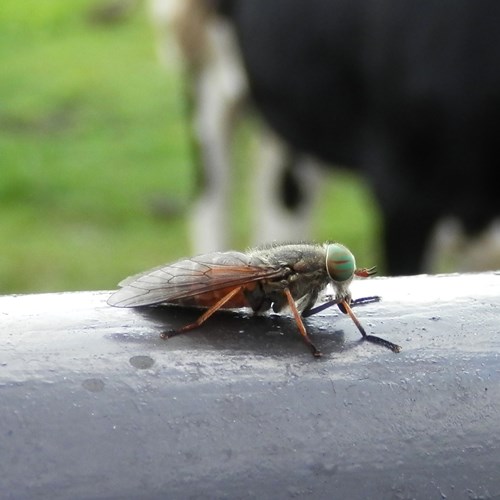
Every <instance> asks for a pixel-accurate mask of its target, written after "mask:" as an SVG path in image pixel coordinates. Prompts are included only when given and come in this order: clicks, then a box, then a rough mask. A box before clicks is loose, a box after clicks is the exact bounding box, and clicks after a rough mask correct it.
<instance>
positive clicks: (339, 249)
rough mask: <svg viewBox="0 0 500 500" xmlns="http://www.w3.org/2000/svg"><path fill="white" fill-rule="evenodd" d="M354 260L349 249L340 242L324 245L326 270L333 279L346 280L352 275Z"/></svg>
mask: <svg viewBox="0 0 500 500" xmlns="http://www.w3.org/2000/svg"><path fill="white" fill-rule="evenodd" d="M355 269H356V260H355V259H354V255H353V254H352V253H351V251H350V250H349V249H348V248H346V247H345V246H344V245H341V244H340V243H332V244H331V245H328V246H327V247H326V270H327V272H328V274H329V276H330V278H332V280H333V281H347V280H349V279H351V278H352V277H353V275H354V271H355Z"/></svg>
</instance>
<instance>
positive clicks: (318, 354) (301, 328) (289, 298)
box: [284, 288, 322, 358]
mask: <svg viewBox="0 0 500 500" xmlns="http://www.w3.org/2000/svg"><path fill="white" fill-rule="evenodd" d="M284 292H285V296H286V299H287V301H288V305H289V306H290V309H291V310H292V313H293V317H294V318H295V323H297V327H298V329H299V332H300V334H301V335H302V338H303V339H304V342H305V343H306V344H307V345H308V346H309V348H310V349H311V351H312V353H313V356H315V357H316V358H319V357H321V356H322V354H321V351H320V350H319V349H318V348H317V347H316V346H315V345H314V344H313V343H312V342H311V339H310V338H309V335H307V330H306V327H305V326H304V323H303V321H302V318H301V317H300V313H299V311H298V310H297V306H296V305H295V300H293V297H292V294H291V293H290V290H289V289H288V288H285V290H284Z"/></svg>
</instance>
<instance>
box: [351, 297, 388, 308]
mask: <svg viewBox="0 0 500 500" xmlns="http://www.w3.org/2000/svg"><path fill="white" fill-rule="evenodd" d="M381 300H382V297H381V296H380V295H373V296H371V297H360V298H359V299H354V300H353V301H352V302H351V307H354V306H364V305H365V304H373V303H374V302H380V301H381Z"/></svg>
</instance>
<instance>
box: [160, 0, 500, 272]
mask: <svg viewBox="0 0 500 500" xmlns="http://www.w3.org/2000/svg"><path fill="white" fill-rule="evenodd" d="M158 1H160V0H158ZM200 2H201V3H204V4H205V6H206V8H207V13H208V12H209V11H210V16H212V14H213V13H214V12H216V15H214V16H213V17H209V16H208V14H207V19H210V20H211V21H210V22H211V23H219V24H218V25H216V24H212V28H213V32H212V33H211V35H210V36H213V37H214V38H217V37H222V36H223V35H222V34H223V33H224V30H226V31H227V33H229V38H230V37H234V38H232V39H231V40H229V42H230V43H229V44H228V46H231V45H233V46H234V47H236V48H233V51H234V52H233V60H234V61H235V62H236V66H239V67H240V68H241V67H243V68H244V72H240V75H241V74H243V78H241V82H243V85H242V87H241V89H240V90H239V93H237V94H238V96H246V95H247V94H248V95H249V96H250V98H251V101H252V103H253V104H254V105H255V106H256V107H257V109H258V110H259V111H260V113H261V115H262V116H263V117H264V120H265V122H266V124H267V125H269V127H270V128H271V129H272V130H273V136H274V137H275V138H276V137H279V138H280V139H281V140H284V143H283V142H281V144H284V145H283V146H282V150H283V152H284V154H283V155H282V158H283V157H286V153H287V152H290V151H292V152H296V151H299V152H301V154H303V155H309V156H311V157H314V158H318V159H320V160H321V161H322V162H324V163H326V164H333V165H338V164H341V165H345V166H349V167H351V168H353V169H357V170H358V171H359V172H360V173H361V174H362V175H363V176H365V178H366V179H367V180H368V181H369V183H370V185H371V186H372V188H373V190H374V193H375V195H376V198H377V200H378V202H379V205H380V208H381V211H382V215H383V222H384V246H385V250H386V259H387V264H388V269H389V272H390V273H391V274H409V273H414V272H417V271H419V270H420V266H421V263H422V258H423V255H424V250H425V247H426V245H427V242H428V240H429V236H430V234H431V232H432V230H433V228H434V227H435V225H436V223H437V222H438V221H439V220H441V219H442V218H443V217H447V216H452V217H455V218H456V219H458V220H459V221H461V223H462V224H463V227H464V229H465V231H466V232H467V233H477V232H479V231H482V230H484V229H485V228H487V226H488V225H489V224H491V223H492V222H493V221H494V220H495V218H496V217H498V215H499V212H500V192H499V183H498V181H497V178H498V168H497V165H498V164H499V159H498V143H499V139H498V138H499V137H500V134H499V133H500V121H499V118H500V30H499V29H498V20H499V19H500V3H498V2H496V1H493V0H485V1H483V2H479V3H478V2H477V1H474V0H453V1H451V0H443V1H442V2H435V1H434V0H418V1H415V0H412V1H410V0H377V1H375V0H372V1H369V0H307V1H306V0H211V1H209V0H204V1H203V0H198V1H197V2H195V1H194V0H191V3H192V4H195V3H197V4H200ZM235 41H236V43H234V42H235ZM206 47H210V44H206ZM213 52H214V51H212V56H213ZM205 77H206V75H202V76H201V77H200V76H199V75H198V79H197V82H198V83H197V86H198V95H199V96H201V95H203V90H200V88H202V87H203V84H204V83H207V82H208V78H205ZM207 93H208V91H207ZM215 94H216V95H217V92H215ZM234 95H236V94H233V96H234ZM218 96H219V97H218V98H219V99H221V95H220V93H219V94H218ZM222 108H223V107H221V109H222ZM227 109H228V108H226V112H227ZM201 115H203V113H199V115H198V116H201ZM206 116H208V114H206ZM219 119H220V121H221V122H223V121H224V116H221V117H219ZM218 125H219V123H218V122H215V121H211V123H210V124H205V126H206V127H208V128H209V129H210V128H212V129H213V130H212V133H215V128H216V126H218ZM225 126H226V127H227V122H226V125H225ZM223 127H224V125H223ZM201 128H203V124H201V123H199V129H201ZM229 128H231V126H229ZM279 141H280V140H278V142H279ZM223 142H224V140H222V141H221V140H219V144H221V143H223ZM212 144H213V143H212ZM202 146H207V147H206V148H205V152H206V154H209V152H210V146H209V145H203V140H202ZM202 149H203V148H202ZM275 150H276V148H275ZM207 152H208V153H207ZM280 162H281V163H283V161H282V159H280ZM215 164H218V165H219V166H220V165H221V164H222V162H221V161H220V160H219V161H215ZM272 168H273V167H272V165H271V164H266V165H265V166H264V169H263V170H264V172H265V171H266V169H267V170H268V171H271V170H272ZM209 185H210V183H209ZM207 192H208V191H207ZM221 199H222V198H221ZM205 215H206V213H205ZM267 220H271V217H269V214H268V216H267ZM213 227H215V226H212V228H213Z"/></svg>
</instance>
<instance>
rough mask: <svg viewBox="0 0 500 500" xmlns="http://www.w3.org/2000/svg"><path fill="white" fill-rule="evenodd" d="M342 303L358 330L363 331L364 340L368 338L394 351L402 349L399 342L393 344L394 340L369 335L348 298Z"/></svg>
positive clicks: (369, 340)
mask: <svg viewBox="0 0 500 500" xmlns="http://www.w3.org/2000/svg"><path fill="white" fill-rule="evenodd" d="M341 305H342V307H344V308H345V310H346V312H347V314H348V315H349V316H350V317H351V319H352V320H353V322H354V324H355V325H356V326H357V327H358V330H359V331H360V332H361V335H363V340H368V342H373V343H374V344H379V345H382V346H384V347H387V349H390V350H391V351H392V352H399V351H401V346H399V345H397V344H393V343H392V342H389V341H388V340H385V339H381V338H380V337H376V336H375V335H368V334H367V333H366V331H365V329H364V328H363V326H362V325H361V323H360V322H359V320H358V318H356V316H355V315H354V313H353V312H352V309H351V307H350V306H349V304H348V303H347V301H346V300H344V301H342V303H341Z"/></svg>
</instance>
